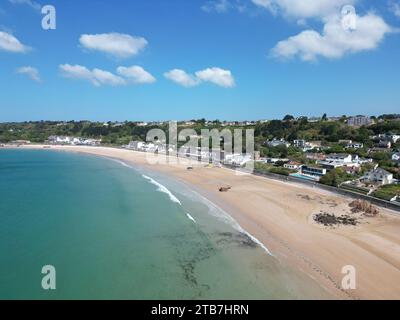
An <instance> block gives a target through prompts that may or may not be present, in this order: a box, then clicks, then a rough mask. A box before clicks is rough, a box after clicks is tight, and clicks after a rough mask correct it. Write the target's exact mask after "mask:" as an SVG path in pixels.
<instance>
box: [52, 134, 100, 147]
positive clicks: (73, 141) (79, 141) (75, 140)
mask: <svg viewBox="0 0 400 320" xmlns="http://www.w3.org/2000/svg"><path fill="white" fill-rule="evenodd" d="M47 140H48V142H49V143H50V144H59V145H75V146H99V145H100V144H101V139H88V138H81V137H68V136H50V137H49V138H48V139H47Z"/></svg>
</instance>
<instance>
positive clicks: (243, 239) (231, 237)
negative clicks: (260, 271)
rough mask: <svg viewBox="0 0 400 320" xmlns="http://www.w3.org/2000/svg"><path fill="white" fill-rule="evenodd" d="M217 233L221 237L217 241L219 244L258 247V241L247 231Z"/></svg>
mask: <svg viewBox="0 0 400 320" xmlns="http://www.w3.org/2000/svg"><path fill="white" fill-rule="evenodd" d="M217 235H218V236H219V237H220V238H219V239H218V240H217V241H216V242H217V244H219V245H225V244H234V245H239V246H241V247H247V248H255V247H257V243H255V242H254V241H253V240H252V239H251V238H250V237H249V236H248V235H247V234H245V233H239V232H238V233H233V232H220V233H218V234H217Z"/></svg>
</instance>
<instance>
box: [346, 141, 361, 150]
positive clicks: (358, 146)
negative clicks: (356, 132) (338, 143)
mask: <svg viewBox="0 0 400 320" xmlns="http://www.w3.org/2000/svg"><path fill="white" fill-rule="evenodd" d="M346 148H350V149H361V148H364V144H363V143H359V142H350V143H348V144H347V145H346Z"/></svg>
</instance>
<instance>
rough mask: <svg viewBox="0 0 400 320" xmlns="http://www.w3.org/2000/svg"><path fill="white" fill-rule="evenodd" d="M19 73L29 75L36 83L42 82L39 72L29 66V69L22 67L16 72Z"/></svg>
mask: <svg viewBox="0 0 400 320" xmlns="http://www.w3.org/2000/svg"><path fill="white" fill-rule="evenodd" d="M16 72H17V73H19V74H25V75H27V76H28V77H29V78H30V79H32V80H33V81H36V82H42V80H41V79H40V75H39V71H38V70H37V69H36V68H33V67H30V66H27V67H21V68H18V69H17V70H16Z"/></svg>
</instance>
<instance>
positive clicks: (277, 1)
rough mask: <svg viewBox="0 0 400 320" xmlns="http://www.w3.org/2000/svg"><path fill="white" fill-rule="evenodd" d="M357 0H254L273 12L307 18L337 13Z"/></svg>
mask: <svg viewBox="0 0 400 320" xmlns="http://www.w3.org/2000/svg"><path fill="white" fill-rule="evenodd" d="M356 1H357V0H301V1H299V0H252V2H253V3H254V4H255V5H257V6H260V7H263V8H266V9H268V10H270V11H271V12H272V13H274V14H276V13H282V14H283V15H285V16H289V17H293V18H299V19H307V18H323V17H326V16H329V15H331V14H335V13H336V14H337V13H338V12H340V9H341V8H342V7H343V6H344V5H352V4H354V3H355V2H356Z"/></svg>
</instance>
